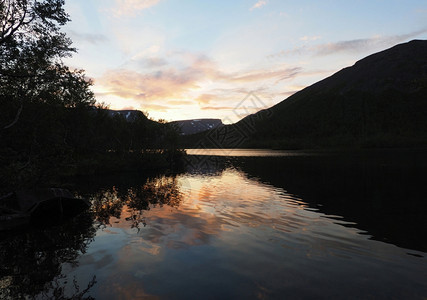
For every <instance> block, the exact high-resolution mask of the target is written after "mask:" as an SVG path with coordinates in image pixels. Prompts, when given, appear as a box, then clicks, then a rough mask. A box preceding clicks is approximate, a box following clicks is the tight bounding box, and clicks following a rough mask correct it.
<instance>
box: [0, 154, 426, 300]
mask: <svg viewBox="0 0 427 300" xmlns="http://www.w3.org/2000/svg"><path fill="white" fill-rule="evenodd" d="M425 158H426V155H425V154H423V153H422V152H411V153H410V155H401V154H395V153H391V152H381V153H380V152H378V153H376V152H369V154H366V153H365V154H358V155H354V154H351V155H335V154H327V153H326V154H325V153H323V154H320V155H300V154H298V155H289V156H282V157H209V156H205V157H204V158H201V157H190V160H189V164H188V170H187V172H185V173H182V174H175V175H170V176H166V175H157V176H154V177H149V178H146V177H144V176H141V175H139V174H128V175H124V174H121V175H120V177H119V176H118V177H113V179H112V180H109V179H108V180H107V179H105V178H104V179H103V178H92V179H85V180H83V181H82V182H81V183H77V185H76V190H77V191H78V192H79V193H80V194H82V195H84V196H87V197H88V198H89V199H91V201H92V203H93V206H92V211H91V215H90V218H89V219H85V220H87V221H85V222H82V221H81V220H76V222H77V223H78V224H80V225H79V226H77V227H71V228H70V227H63V228H62V229H61V230H62V231H61V232H62V234H63V236H62V238H61V237H57V236H54V237H52V238H54V239H55V241H57V244H56V245H55V247H53V246H52V247H51V248H52V249H56V250H55V251H53V252H52V251H51V252H46V249H44V248H43V247H35V246H31V247H30V248H31V249H32V250H31V251H32V252H31V253H32V254H31V255H30V256H29V257H30V259H28V258H26V257H27V256H26V253H27V252H28V250H25V249H26V248H27V247H28V246H27V245H31V244H30V239H31V240H32V239H34V240H38V239H40V238H41V237H40V236H39V235H34V236H31V238H30V235H29V233H25V235H26V236H27V239H26V240H25V239H24V241H22V242H21V244H20V245H19V246H18V247H15V246H13V247H12V246H10V247H9V246H6V244H5V248H2V253H1V256H2V257H1V258H0V259H1V260H2V261H1V262H2V263H3V265H4V266H5V268H3V269H4V270H6V271H5V272H3V273H2V274H1V276H3V279H2V280H1V281H0V283H2V291H8V292H10V294H11V295H17V294H16V293H15V294H13V293H12V292H13V291H16V290H17V289H18V288H19V284H20V283H19V280H16V281H13V284H12V283H10V280H11V278H13V279H15V278H23V277H22V276H27V275H25V274H34V272H35V271H36V270H37V268H40V267H41V266H43V263H39V260H38V259H37V258H36V257H38V256H37V255H44V256H45V257H47V256H48V257H49V258H51V259H52V261H53V262H54V263H50V264H51V265H52V266H50V265H49V267H48V268H46V270H47V271H46V272H47V273H49V276H44V277H43V276H42V277H41V278H39V281H36V280H35V279H25V280H23V281H22V283H21V285H22V286H23V285H24V282H26V283H25V284H27V283H28V282H30V283H31V285H30V286H33V287H34V288H32V289H27V290H25V289H24V290H23V292H22V294H20V295H30V296H35V295H37V296H38V297H41V295H49V293H50V295H51V294H52V293H53V292H55V291H56V290H57V289H58V288H62V290H61V291H62V294H63V295H64V296H65V297H69V298H71V297H72V296H73V295H76V293H77V292H76V289H75V285H77V286H79V287H81V288H80V295H83V294H82V292H81V291H83V292H84V296H87V297H94V298H96V299H139V298H148V299H151V298H153V299H158V298H160V299H161V298H168V299H169V298H170V299H226V298H236V299H250V298H259V299H283V298H302V299H306V298H315V299H322V298H325V299H326V298H328V299H330V298H332V297H333V298H346V299H360V298H375V299H389V298H397V299H403V298H404V299H423V298H424V297H426V296H427V283H426V280H425V278H427V271H426V270H427V262H426V259H427V258H426V256H427V253H426V251H427V247H426V241H425V238H424V237H425V236H427V226H426V218H425V214H426V212H427V211H426V206H427V205H426V203H425V198H426V197H425V193H424V191H423V186H424V183H425V182H424V181H425V178H426V176H425V175H426V170H427V163H426V161H427V160H426V159H425ZM63 226H65V225H63ZM36 232H37V231H36ZM11 240H13V238H10V237H9V240H8V241H9V242H10V241H11ZM40 241H43V240H42V239H41V240H40ZM31 243H38V245H42V244H44V242H34V241H32V242H31ZM11 245H12V244H11ZM8 247H9V248H8ZM14 249H15V250H14ZM16 249H20V250H16ZM25 251H27V252H25ZM21 252H22V253H21ZM33 252H34V253H33ZM36 253H37V255H36ZM53 253H54V254H53ZM408 254H411V255H408ZM12 261H13V262H12ZM3 269H2V270H3ZM19 276H21V277H19ZM64 278H65V279H64ZM95 278H96V283H95V280H94V279H95ZM73 279H75V284H74V283H73ZM55 282H56V283H55ZM55 288H56V290H55ZM11 291H12V292H11ZM56 292H57V291H56ZM3 295H6V293H3Z"/></svg>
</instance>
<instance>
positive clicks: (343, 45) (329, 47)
mask: <svg viewBox="0 0 427 300" xmlns="http://www.w3.org/2000/svg"><path fill="white" fill-rule="evenodd" d="M426 32H427V28H426V29H421V30H417V31H414V32H410V33H407V34H401V35H391V36H375V37H371V38H363V39H353V40H345V41H338V42H334V43H326V44H319V45H314V46H308V45H303V46H299V47H295V48H293V49H289V50H282V51H280V52H278V53H275V54H271V55H269V56H268V57H269V58H278V57H284V56H291V55H302V54H314V55H318V56H326V55H331V54H336V53H343V52H348V53H359V52H366V51H372V50H375V49H378V48H385V47H391V46H393V45H396V44H398V43H401V42H404V41H407V40H409V39H411V38H415V37H417V36H419V35H421V34H423V33H426Z"/></svg>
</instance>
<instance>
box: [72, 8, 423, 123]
mask: <svg viewBox="0 0 427 300" xmlns="http://www.w3.org/2000/svg"><path fill="white" fill-rule="evenodd" d="M66 10H67V12H68V13H69V14H70V17H71V19H72V22H70V23H69V24H67V26H66V27H65V32H66V33H67V34H68V35H69V37H70V38H71V39H72V40H73V41H74V46H75V47H76V48H77V49H78V53H77V54H75V55H74V57H73V58H72V59H69V60H67V62H66V63H67V64H68V65H70V66H71V67H75V68H82V69H85V70H86V74H87V76H88V77H90V78H92V79H93V80H94V86H93V90H94V92H95V94H96V98H97V100H98V102H105V103H106V104H109V105H110V108H112V109H139V110H143V111H145V112H148V113H149V116H150V117H151V118H154V119H160V118H162V119H166V120H168V121H172V120H183V119H193V118H220V119H222V120H223V122H225V123H231V122H234V121H237V120H239V119H240V118H241V117H243V116H244V115H246V114H248V113H253V112H255V111H256V110H258V109H262V108H266V107H270V106H272V105H274V104H276V103H278V102H280V101H282V100H283V99H285V98H287V97H288V96H289V95H291V94H293V93H295V92H296V91H298V90H301V89H302V88H304V87H305V86H308V85H311V84H313V83H315V82H316V81H318V80H321V79H323V78H325V77H327V76H329V75H331V74H332V73H334V72H336V71H338V70H340V69H342V68H343V67H346V66H349V65H352V64H354V63H355V62H356V61H357V60H359V59H361V58H363V57H365V56H367V55H369V54H372V53H374V52H377V51H380V50H383V49H386V48H389V47H391V46H393V45H395V44H398V43H402V42H406V41H409V40H412V39H427V1H425V0H423V1H422V0H418V1H415V0H357V1H342V0H340V1H338V0H324V1H314V0H311V1H309V0H300V1H285V0H260V1H257V0H234V1H222V0H221V1H220V0H217V1H207V0H205V1H202V0H199V1H196V0H68V1H66ZM244 99H247V100H246V101H252V102H251V103H252V105H242V101H244ZM254 99H255V100H256V101H254ZM248 107H249V108H250V109H248Z"/></svg>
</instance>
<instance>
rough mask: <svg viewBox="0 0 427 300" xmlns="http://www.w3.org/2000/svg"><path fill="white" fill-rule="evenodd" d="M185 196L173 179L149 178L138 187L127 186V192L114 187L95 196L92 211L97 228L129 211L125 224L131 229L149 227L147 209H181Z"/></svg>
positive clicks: (165, 177)
mask: <svg viewBox="0 0 427 300" xmlns="http://www.w3.org/2000/svg"><path fill="white" fill-rule="evenodd" d="M182 199H183V196H182V193H181V192H180V190H179V186H178V184H177V179H176V177H174V176H160V177H156V178H149V179H147V181H146V183H145V184H143V185H142V186H139V187H128V188H127V189H126V190H125V191H124V192H120V191H119V189H118V188H116V187H112V188H111V189H105V190H102V191H100V192H97V193H95V194H93V196H92V198H91V201H92V212H93V215H94V219H95V220H96V222H97V223H98V226H100V227H105V226H107V225H111V218H112V217H114V218H117V219H120V217H122V212H123V211H126V212H127V217H126V221H128V222H130V227H131V228H139V227H140V225H141V224H142V225H143V226H145V225H146V223H145V219H144V216H143V211H144V210H149V209H150V208H151V207H155V206H160V207H161V206H163V205H168V206H171V207H177V206H179V204H180V202H181V201H182Z"/></svg>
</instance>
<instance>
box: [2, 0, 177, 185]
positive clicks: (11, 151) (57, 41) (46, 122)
mask: <svg viewBox="0 0 427 300" xmlns="http://www.w3.org/2000/svg"><path fill="white" fill-rule="evenodd" d="M63 6H64V1H63V0H44V1H35V0H24V1H6V0H5V1H0V14H1V16H0V17H1V26H0V30H1V32H0V189H1V190H3V189H8V190H10V189H13V188H15V187H19V188H22V187H27V186H32V185H40V184H44V185H51V184H58V181H59V180H60V178H61V176H70V175H76V174H81V173H84V174H88V173H96V172H102V171H114V170H123V169H129V168H131V169H133V170H137V169H152V168H163V167H170V166H172V165H173V164H174V163H175V162H176V161H177V156H179V155H181V153H180V152H179V151H177V150H176V149H175V145H176V138H177V135H176V133H175V131H174V129H173V128H172V127H171V126H169V125H167V124H163V123H158V122H154V121H151V120H149V119H148V118H147V117H146V116H145V115H144V114H143V113H142V112H141V113H139V112H138V113H134V115H133V118H132V120H129V119H126V118H125V116H123V115H121V114H112V113H111V111H109V110H107V109H106V107H104V106H103V105H99V104H96V103H95V98H94V95H93V93H92V91H91V90H90V86H91V84H92V82H91V81H90V80H89V79H88V78H86V77H85V74H84V71H83V70H73V69H71V68H69V67H67V66H66V65H65V64H64V62H63V59H64V58H66V57H69V56H71V54H72V53H74V52H75V51H76V49H74V48H73V47H72V42H71V40H70V39H69V38H68V37H67V36H66V35H65V34H64V33H62V32H61V26H62V25H64V24H66V23H67V22H68V21H69V16H68V15H67V14H66V12H65V11H64V8H63Z"/></svg>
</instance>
